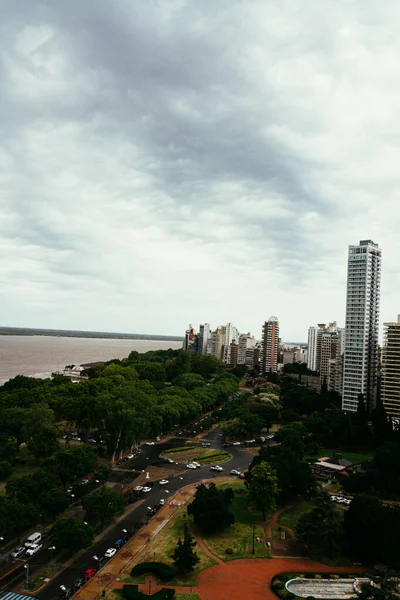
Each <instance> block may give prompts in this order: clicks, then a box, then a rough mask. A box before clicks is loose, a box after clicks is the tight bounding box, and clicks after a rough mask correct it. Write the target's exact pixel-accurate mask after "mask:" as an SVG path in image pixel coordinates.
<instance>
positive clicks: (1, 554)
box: [0, 536, 4, 556]
mask: <svg viewBox="0 0 400 600" xmlns="http://www.w3.org/2000/svg"><path fill="white" fill-rule="evenodd" d="M3 542H4V538H3V536H1V537H0V543H1V553H0V556H3V550H4V545H3Z"/></svg>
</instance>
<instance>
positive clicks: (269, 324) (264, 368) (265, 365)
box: [261, 317, 279, 373]
mask: <svg viewBox="0 0 400 600" xmlns="http://www.w3.org/2000/svg"><path fill="white" fill-rule="evenodd" d="M278 353H279V321H278V319H277V318H276V317H270V318H269V319H268V321H265V323H264V325H263V328H262V343H261V372H262V373H269V372H276V371H277V369H278Z"/></svg>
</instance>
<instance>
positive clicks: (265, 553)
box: [203, 480, 270, 560]
mask: <svg viewBox="0 0 400 600" xmlns="http://www.w3.org/2000/svg"><path fill="white" fill-rule="evenodd" d="M218 487H219V488H222V489H225V488H229V487H231V488H232V489H233V490H236V491H241V492H245V493H243V494H235V498H234V500H233V502H232V504H231V511H232V512H233V514H234V515H235V524H234V525H232V526H231V527H229V529H227V530H226V531H224V532H223V533H219V534H214V535H211V534H207V535H203V540H204V542H205V544H206V545H207V547H208V548H209V550H210V551H211V552H212V553H213V554H215V555H216V556H218V557H219V558H221V560H232V559H234V558H251V557H252V556H254V557H255V558H260V557H264V558H268V557H270V552H269V549H268V548H267V547H266V546H265V544H263V543H260V542H257V541H256V542H255V545H254V555H252V553H251V550H252V545H253V529H252V527H251V526H252V525H253V524H255V525H256V528H255V530H254V536H255V538H257V537H261V538H264V537H265V530H264V525H263V523H262V515H261V512H260V511H259V510H257V509H256V508H255V507H254V506H253V505H252V503H251V501H250V499H249V495H248V493H247V490H246V488H245V486H244V484H243V483H242V482H241V481H235V480H234V481H232V483H224V484H222V485H220V486H218ZM227 548H231V549H232V551H233V552H232V553H231V554H227V553H226V552H225V550H226V549H227Z"/></svg>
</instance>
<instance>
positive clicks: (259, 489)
mask: <svg viewBox="0 0 400 600" xmlns="http://www.w3.org/2000/svg"><path fill="white" fill-rule="evenodd" d="M248 489H249V492H250V496H251V498H252V500H253V501H254V502H255V504H256V505H257V507H258V508H259V510H260V511H261V512H262V516H263V519H264V521H265V516H266V513H267V512H273V511H274V510H275V509H276V499H277V497H278V494H279V484H278V478H277V476H276V471H275V469H273V468H272V467H271V465H270V463H268V462H266V461H262V462H261V463H260V464H259V465H256V466H255V467H254V468H253V469H252V470H251V479H250V482H249V485H248Z"/></svg>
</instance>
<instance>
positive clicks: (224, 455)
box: [193, 451, 230, 462]
mask: <svg viewBox="0 0 400 600" xmlns="http://www.w3.org/2000/svg"><path fill="white" fill-rule="evenodd" d="M228 456H230V454H229V452H221V451H220V452H214V454H203V455H202V456H195V457H194V459H193V460H198V461H200V462H201V461H202V460H209V459H210V458H224V459H225V458H228Z"/></svg>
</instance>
